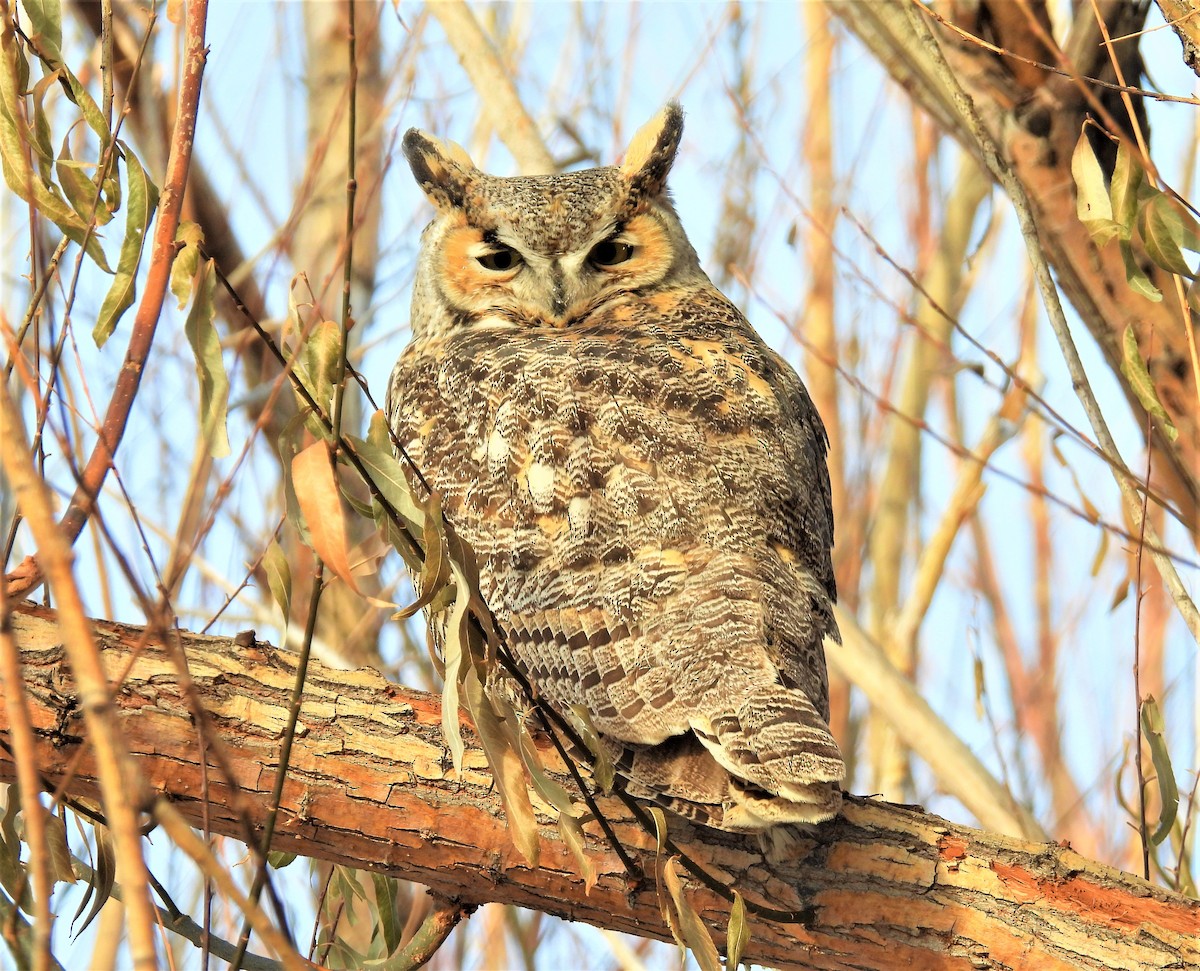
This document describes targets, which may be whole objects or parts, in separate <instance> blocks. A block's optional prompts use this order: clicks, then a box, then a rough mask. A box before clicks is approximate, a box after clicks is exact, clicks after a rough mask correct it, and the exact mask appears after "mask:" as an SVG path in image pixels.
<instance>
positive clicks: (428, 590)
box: [392, 492, 449, 620]
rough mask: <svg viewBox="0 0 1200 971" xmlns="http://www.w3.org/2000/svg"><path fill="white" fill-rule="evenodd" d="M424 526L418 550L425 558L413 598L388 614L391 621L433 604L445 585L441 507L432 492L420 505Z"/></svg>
mask: <svg viewBox="0 0 1200 971" xmlns="http://www.w3.org/2000/svg"><path fill="white" fill-rule="evenodd" d="M424 508H425V525H424V528H423V529H422V530H421V548H422V550H423V551H424V554H425V559H424V561H423V562H422V563H421V569H420V573H419V575H418V577H417V578H416V580H415V581H414V584H415V586H416V587H417V599H416V600H414V601H413V602H412V603H411V604H409V605H408V606H407V607H405V608H404V609H403V610H399V611H397V612H396V613H394V614H393V615H392V619H393V620H407V619H408V618H409V617H412V616H413V615H414V614H416V613H417V611H419V610H421V609H422V608H424V607H425V606H427V605H428V604H429V603H431V602H432V601H433V598H434V597H435V596H436V595H437V594H438V593H439V592H440V590H441V589H442V587H444V586H445V585H446V579H447V576H448V572H449V571H448V569H447V567H446V564H445V563H444V561H443V557H442V552H443V549H444V532H443V530H442V529H441V523H442V506H441V502H440V501H439V500H438V494H437V493H436V492H434V493H433V494H432V495H430V497H429V499H428V500H427V501H426V503H425V504H424Z"/></svg>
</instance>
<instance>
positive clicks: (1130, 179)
mask: <svg viewBox="0 0 1200 971" xmlns="http://www.w3.org/2000/svg"><path fill="white" fill-rule="evenodd" d="M1143 178H1144V173H1143V172H1142V166H1141V164H1140V163H1139V162H1138V161H1137V159H1135V158H1134V157H1133V154H1132V153H1131V152H1130V151H1129V143H1128V142H1127V141H1126V140H1125V139H1122V140H1121V141H1120V142H1118V144H1117V161H1116V164H1115V165H1114V166H1113V175H1112V185H1111V187H1110V190H1109V197H1110V199H1111V200H1112V218H1113V219H1114V220H1115V222H1116V224H1117V226H1118V235H1119V236H1120V237H1121V239H1123V240H1129V239H1132V238H1133V224H1134V220H1135V219H1136V218H1137V209H1138V190H1139V189H1140V188H1141V186H1142V179H1143Z"/></svg>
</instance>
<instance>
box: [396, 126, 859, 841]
mask: <svg viewBox="0 0 1200 971" xmlns="http://www.w3.org/2000/svg"><path fill="white" fill-rule="evenodd" d="M682 132H683V115H682V112H681V110H680V108H679V106H678V105H676V104H670V105H668V106H667V107H666V108H664V109H663V110H662V111H661V112H660V113H659V115H658V116H657V117H656V118H654V119H653V120H652V121H651V122H649V123H648V124H647V125H646V126H645V127H643V128H642V129H641V130H640V131H639V132H638V133H637V134H636V136H635V137H634V139H633V141H632V143H631V144H630V146H629V148H628V150H627V152H626V154H625V160H624V162H623V163H622V164H621V165H619V166H607V167H603V168H594V169H587V170H584V171H579V172H568V173H565V174H562V175H547V176H534V177H528V178H499V177H496V176H492V175H487V174H485V173H483V172H480V171H479V170H478V169H476V168H475V166H474V165H473V164H472V162H471V160H470V158H469V157H468V156H467V154H466V152H465V151H464V150H463V149H462V148H461V147H459V146H458V145H455V144H453V143H445V142H441V141H438V140H437V139H435V138H433V137H431V136H430V135H427V134H424V133H422V132H420V131H417V130H415V129H414V130H411V131H409V132H408V133H407V134H406V135H405V137H404V154H405V155H406V156H407V158H408V161H409V164H410V165H411V167H412V170H413V174H414V175H415V176H416V180H417V182H418V183H419V184H420V185H421V188H422V189H423V190H424V192H425V194H426V195H427V196H428V197H429V200H430V201H431V202H432V203H433V205H434V207H435V209H436V215H435V216H434V219H433V222H432V223H430V225H429V226H428V228H426V230H425V232H424V235H423V236H422V250H421V258H420V262H419V266H418V270H417V275H416V281H415V284H414V287H413V302H412V343H411V344H409V345H408V347H407V348H406V349H405V351H404V353H403V354H402V356H401V357H400V360H399V361H398V362H397V364H396V367H395V370H394V371H393V372H392V377H391V382H390V384H389V388H388V405H387V414H388V419H389V421H390V423H391V425H392V427H393V429H394V430H395V432H396V435H397V437H398V438H399V440H400V442H402V443H403V445H404V447H405V448H406V449H407V451H408V454H409V455H410V456H411V457H412V459H413V460H414V461H415V463H416V465H417V467H418V468H420V469H421V470H422V472H423V474H424V476H425V478H426V480H427V481H428V482H429V483H430V485H431V486H432V487H433V488H435V489H437V490H438V491H439V492H440V493H441V495H442V503H443V509H444V511H445V514H446V517H447V519H448V520H449V521H450V522H451V523H452V524H453V525H454V527H455V529H456V530H457V531H458V533H459V534H460V535H461V536H463V537H464V538H465V539H466V540H467V541H468V542H469V543H470V544H471V545H472V547H473V548H474V550H475V552H476V554H477V556H478V558H479V567H480V586H481V592H482V594H483V597H484V599H485V600H486V601H487V603H488V605H489V606H490V607H491V609H492V611H493V612H494V613H495V617H496V620H497V622H498V623H499V625H500V627H501V628H502V629H503V632H504V635H505V637H506V639H507V643H508V645H509V648H510V649H511V651H512V654H513V656H514V658H515V659H516V662H517V663H518V664H519V665H520V666H521V667H522V669H523V671H524V673H525V674H527V675H528V677H529V679H530V681H531V682H532V683H533V685H534V686H535V688H536V691H537V693H538V695H539V697H540V698H541V699H542V700H543V701H544V702H545V703H547V704H549V705H551V706H553V707H554V708H555V709H557V710H558V711H559V712H560V713H566V712H567V711H568V709H570V708H571V706H575V705H582V706H583V707H584V708H585V709H586V711H587V712H588V714H589V716H590V719H591V722H592V724H593V726H594V727H595V729H596V730H597V732H599V733H600V734H601V736H602V737H603V739H604V740H605V744H606V745H609V746H611V748H612V749H613V751H614V753H615V754H616V756H617V758H616V763H617V766H618V768H619V770H620V771H621V773H622V774H623V775H624V776H625V777H626V779H627V788H628V790H629V791H630V792H631V793H632V794H634V795H637V796H641V797H643V798H649V799H652V800H654V801H656V802H658V803H660V804H662V805H665V806H667V807H668V808H671V809H673V810H675V811H677V812H679V813H682V814H683V815H686V816H688V817H690V818H692V819H695V820H698V821H699V822H702V823H705V824H707V825H712V826H716V827H719V828H722V829H727V830H734V831H754V830H763V829H766V828H768V827H770V826H772V825H774V824H775V823H782V822H808V823H811V822H819V821H821V820H824V819H828V818H830V817H832V816H833V815H835V814H836V812H837V810H838V807H839V805H840V802H841V789H840V787H839V785H838V783H839V782H841V780H842V778H843V776H844V774H845V767H844V765H843V763H842V758H841V754H840V753H839V751H838V748H837V744H836V743H835V742H834V740H833V738H832V736H831V735H830V733H829V727H828V720H829V701H828V684H827V676H826V670H825V655H824V651H823V647H822V641H823V639H824V637H825V636H826V635H829V634H832V635H834V636H835V637H836V636H837V628H836V626H835V623H834V619H833V614H832V602H833V600H834V599H835V597H836V591H835V587H834V578H833V569H832V564H831V561H830V548H831V546H832V544H833V521H832V510H831V508H830V498H829V497H830V492H829V474H828V471H827V468H826V464H825V455H826V450H827V448H828V440H827V438H826V435H825V429H824V426H823V425H822V424H821V419H820V417H819V416H818V415H817V412H816V410H815V409H814V408H813V404H812V401H811V399H810V398H809V396H808V392H807V391H806V390H805V388H804V385H803V384H802V383H801V381H800V379H799V377H797V375H796V373H795V372H794V371H793V370H792V369H791V367H789V366H788V365H787V364H786V363H785V362H784V361H783V359H782V358H780V357H779V356H778V355H777V354H775V353H774V352H773V351H771V350H770V349H769V348H768V347H767V346H766V345H765V344H764V343H763V341H762V339H761V338H760V337H759V336H758V334H756V333H755V332H754V330H753V328H752V327H751V326H750V324H749V323H748V322H747V321H746V319H745V317H743V316H742V314H741V313H740V312H739V311H738V309H737V308H736V307H734V305H733V304H732V303H730V302H729V300H728V299H726V298H725V296H724V295H722V294H721V293H720V292H719V291H718V290H717V289H716V287H714V286H713V284H712V282H711V281H710V280H709V279H708V277H707V276H705V274H704V271H703V270H701V269H700V263H699V260H698V259H697V256H696V253H695V250H693V248H692V246H691V244H690V243H689V242H688V239H687V236H686V235H685V234H684V231H683V227H682V226H681V225H680V221H679V217H678V216H677V215H676V213H675V210H674V208H673V207H672V205H671V201H670V199H669V198H668V195H667V191H666V178H667V173H668V171H669V170H670V168H671V165H672V163H673V161H674V159H675V153H676V150H677V149H678V146H679V139H680V136H681V134H682Z"/></svg>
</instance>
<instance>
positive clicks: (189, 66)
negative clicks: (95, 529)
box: [9, 0, 208, 597]
mask: <svg viewBox="0 0 1200 971" xmlns="http://www.w3.org/2000/svg"><path fill="white" fill-rule="evenodd" d="M207 17H208V0H193V2H192V3H190V4H188V7H187V27H186V39H185V42H184V59H183V77H182V80H181V82H180V86H179V110H178V113H177V114H176V117H175V129H174V132H173V134H172V136H171V154H170V157H169V158H168V160H167V174H166V179H165V180H164V182H163V191H162V195H161V196H160V204H159V210H158V218H157V220H156V222H155V226H154V239H153V242H152V244H151V256H150V268H149V271H148V272H147V274H146V284H145V289H144V290H143V292H142V300H141V303H139V304H138V309H137V314H136V316H135V317H134V320H133V326H132V329H131V331H130V335H129V346H128V348H127V349H126V351H125V361H124V363H123V364H122V365H121V370H120V372H119V373H118V375H117V381H116V385H115V386H114V388H113V393H112V397H111V398H110V399H109V402H108V409H107V411H106V412H105V415H104V423H103V425H102V426H101V428H100V434H99V435H98V436H97V438H96V444H95V445H94V446H93V448H92V453H91V455H90V456H89V457H88V461H87V464H86V465H85V466H84V468H83V472H82V474H81V475H80V479H79V483H78V484H77V486H76V488H75V493H74V495H72V496H71V502H70V505H68V506H67V511H66V512H65V513H64V514H63V517H62V520H61V521H60V523H59V526H60V528H61V529H62V532H63V534H64V535H65V537H66V539H67V541H68V543H74V542H75V540H76V539H77V538H78V537H79V534H80V533H81V532H82V531H83V527H84V526H85V525H86V523H87V520H88V517H89V516H90V515H91V511H92V506H93V503H94V502H95V501H96V498H97V497H98V496H99V495H100V490H101V489H102V488H103V486H104V480H105V479H106V478H107V477H108V471H109V469H111V468H112V464H113V460H114V459H115V457H116V454H117V448H118V447H119V446H120V444H121V439H122V438H123V437H124V435H125V427H126V425H127V424H128V422H129V415H130V412H131V411H132V409H133V400H134V398H135V397H137V392H138V387H139V386H140V385H141V381H142V375H143V374H144V373H145V370H146V361H147V359H148V358H149V356H150V348H151V346H152V345H153V344H154V332H155V330H156V329H157V327H158V319H159V316H160V315H161V314H162V308H163V301H164V299H165V296H166V292H167V285H168V283H169V282H170V277H171V265H172V263H173V262H174V259H175V233H176V231H177V230H178V229H179V219H180V213H181V212H182V210H183V195H184V189H185V187H186V186H187V177H188V165H189V163H190V162H191V157H192V143H193V141H194V140H195V137H196V121H197V117H198V114H199V109H200V85H201V82H202V80H203V77H204V64H205V60H206V58H207V57H208V50H207V48H206V47H205V44H204V32H205V26H206V22H207ZM23 568H24V569H23V570H21V571H19V574H20V575H18V576H15V577H13V578H11V582H10V586H9V595H10V596H13V597H19V596H21V595H22V594H24V593H27V592H28V591H29V590H32V589H34V588H35V587H37V586H38V585H39V584H40V583H41V581H42V577H41V572H40V570H38V569H33V570H30V569H29V566H28V564H23Z"/></svg>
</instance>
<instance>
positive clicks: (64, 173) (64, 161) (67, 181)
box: [54, 137, 112, 226]
mask: <svg viewBox="0 0 1200 971" xmlns="http://www.w3.org/2000/svg"><path fill="white" fill-rule="evenodd" d="M69 142H70V138H69V137H66V138H63V143H62V151H60V152H59V153H58V158H57V159H56V160H55V162H54V170H55V171H56V172H57V173H58V181H59V184H60V185H61V186H62V191H63V194H64V195H65V196H66V197H67V201H68V202H69V203H70V204H71V208H72V209H74V210H75V211H76V212H77V213H79V215H80V217H81V218H83V219H90V218H91V217H92V214H93V212H94V213H95V216H96V225H97V226H103V225H105V224H106V223H109V222H111V221H112V213H111V212H110V211H109V208H108V206H107V205H98V202H99V200H98V199H97V198H96V183H95V182H94V181H93V180H92V175H91V174H89V173H91V172H94V171H95V168H96V167H95V166H94V165H89V164H87V163H86V162H76V161H75V160H74V159H73V158H72V157H71V148H70V144H69Z"/></svg>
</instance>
